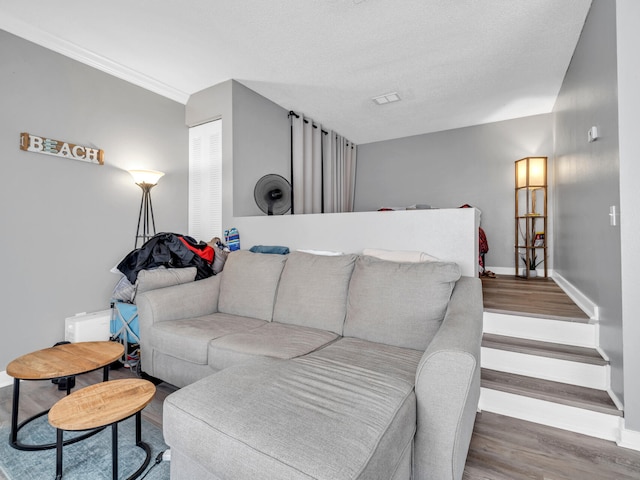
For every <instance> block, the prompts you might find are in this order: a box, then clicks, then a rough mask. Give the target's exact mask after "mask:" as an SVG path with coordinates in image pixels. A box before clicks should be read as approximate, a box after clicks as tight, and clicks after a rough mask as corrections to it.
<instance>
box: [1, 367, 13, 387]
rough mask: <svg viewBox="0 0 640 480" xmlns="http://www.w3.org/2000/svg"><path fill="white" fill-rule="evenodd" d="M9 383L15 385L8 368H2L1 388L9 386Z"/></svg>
mask: <svg viewBox="0 0 640 480" xmlns="http://www.w3.org/2000/svg"><path fill="white" fill-rule="evenodd" d="M9 385H13V377H11V376H9V375H8V374H7V371H6V370H2V371H1V372H0V388H2V387H8V386H9Z"/></svg>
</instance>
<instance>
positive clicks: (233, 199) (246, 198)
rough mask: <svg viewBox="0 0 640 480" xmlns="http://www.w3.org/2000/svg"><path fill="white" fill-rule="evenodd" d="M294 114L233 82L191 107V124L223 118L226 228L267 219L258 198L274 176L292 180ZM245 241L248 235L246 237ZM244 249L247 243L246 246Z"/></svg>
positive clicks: (193, 100) (199, 96)
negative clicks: (260, 185) (261, 185)
mask: <svg viewBox="0 0 640 480" xmlns="http://www.w3.org/2000/svg"><path fill="white" fill-rule="evenodd" d="M287 113H288V111H287V110H285V109H284V108H282V107H280V106H279V105H276V104H275V103H273V102H272V101H270V100H268V99H266V98H265V97H263V96H261V95H258V94H257V93H256V92H254V91H253V90H250V89H249V88H247V87H245V86H244V85H242V84H240V83H238V82H236V81H235V80H229V81H227V82H223V83H221V84H219V85H214V86H213V87H209V88H207V89H205V90H202V91H200V92H197V93H195V94H193V95H191V97H190V98H189V101H188V102H187V106H186V123H187V125H189V126H193V125H198V124H201V123H204V122H207V121H210V120H214V119H217V118H221V119H222V205H223V207H222V208H223V212H222V227H223V228H224V229H226V228H229V227H233V226H234V225H232V223H233V218H234V217H246V216H254V215H264V214H263V213H262V212H261V211H260V209H259V208H258V207H257V205H256V203H255V200H254V198H253V189H254V187H255V184H256V182H257V181H258V180H259V179H260V177H262V176H263V175H266V174H268V173H277V174H279V175H282V176H283V177H285V178H286V179H287V180H290V148H289V142H290V135H289V120H288V117H287ZM240 235H241V240H242V232H241V233H240ZM241 245H242V243H241Z"/></svg>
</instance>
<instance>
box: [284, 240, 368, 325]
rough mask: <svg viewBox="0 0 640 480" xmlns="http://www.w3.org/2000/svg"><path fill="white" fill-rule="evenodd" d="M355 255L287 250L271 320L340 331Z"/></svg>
mask: <svg viewBox="0 0 640 480" xmlns="http://www.w3.org/2000/svg"><path fill="white" fill-rule="evenodd" d="M356 258H358V257H357V255H339V256H326V255H312V254H310V253H304V252H292V253H291V254H289V259H288V260H287V264H286V265H285V266H284V270H283V271H282V276H281V277H280V285H279V287H278V295H277V297H276V305H275V309H274V313H273V320H274V321H276V322H281V323H288V324H294V325H302V326H305V327H312V328H321V329H324V330H329V331H332V332H335V333H337V334H339V335H341V334H342V328H343V325H344V317H345V314H346V311H347V293H348V291H349V280H350V278H351V273H352V272H353V267H354V265H355V262H356Z"/></svg>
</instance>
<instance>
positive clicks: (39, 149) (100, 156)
mask: <svg viewBox="0 0 640 480" xmlns="http://www.w3.org/2000/svg"><path fill="white" fill-rule="evenodd" d="M20 150H25V151H27V152H36V153H44V154H45V155H54V156H56V157H63V158H71V159H73V160H81V161H83V162H89V163H97V164H98V165H103V164H104V151H103V150H100V149H99V148H92V147H84V146H82V145H75V144H73V143H68V142H62V141H60V140H53V139H51V138H46V137H38V136H36V135H31V134H30V133H21V134H20Z"/></svg>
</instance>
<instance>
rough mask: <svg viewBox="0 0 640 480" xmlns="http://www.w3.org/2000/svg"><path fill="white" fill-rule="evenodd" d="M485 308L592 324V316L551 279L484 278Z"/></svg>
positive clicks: (504, 276) (503, 276) (502, 276)
mask: <svg viewBox="0 0 640 480" xmlns="http://www.w3.org/2000/svg"><path fill="white" fill-rule="evenodd" d="M481 279H482V294H483V296H484V308H485V310H487V311H499V312H502V313H526V314H528V315H531V316H549V317H552V318H558V319H562V320H567V321H577V322H585V323H586V322H588V321H589V317H587V315H586V314H585V313H584V312H583V311H582V310H581V309H580V308H579V307H578V306H577V305H576V304H575V303H574V302H573V301H572V300H571V299H570V298H569V297H568V296H567V294H566V293H564V291H562V289H561V288H560V287H559V286H558V285H557V284H556V283H555V282H554V281H553V280H552V279H550V278H531V279H528V280H527V279H526V278H521V277H516V276H513V275H511V276H509V275H497V276H496V278H489V277H481Z"/></svg>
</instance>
